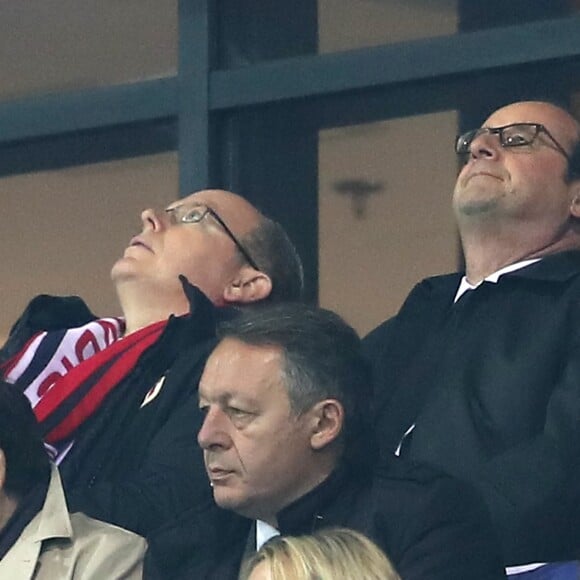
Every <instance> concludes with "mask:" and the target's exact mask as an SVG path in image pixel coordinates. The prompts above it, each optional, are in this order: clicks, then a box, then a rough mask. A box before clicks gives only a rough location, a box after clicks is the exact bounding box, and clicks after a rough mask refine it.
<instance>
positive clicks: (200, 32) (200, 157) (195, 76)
mask: <svg viewBox="0 0 580 580" xmlns="http://www.w3.org/2000/svg"><path fill="white" fill-rule="evenodd" d="M210 4H212V2H211V0H179V67H178V73H179V79H180V82H179V89H178V91H179V93H178V94H179V97H178V107H179V129H178V134H179V191H180V194H181V195H182V196H185V195H187V194H188V193H191V192H192V191H196V190H198V189H204V188H206V187H209V186H210V185H211V173H212V171H211V167H210V162H211V160H212V159H213V156H212V150H211V149H212V148H211V138H210V137H211V134H210V130H211V126H210V125H211V124H210V118H209V117H210V111H209V74H210V58H211V55H210V36H211V33H212V32H213V31H211V30H210V22H211V6H210Z"/></svg>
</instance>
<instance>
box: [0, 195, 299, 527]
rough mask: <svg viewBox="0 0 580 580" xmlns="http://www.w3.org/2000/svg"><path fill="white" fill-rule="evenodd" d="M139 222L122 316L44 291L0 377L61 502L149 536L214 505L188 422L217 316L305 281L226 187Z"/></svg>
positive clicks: (292, 292)
mask: <svg viewBox="0 0 580 580" xmlns="http://www.w3.org/2000/svg"><path fill="white" fill-rule="evenodd" d="M141 221H142V229H141V233H139V234H138V235H137V236H135V237H133V238H132V239H131V241H130V243H129V245H128V247H127V248H126V249H125V250H124V253H123V255H122V257H121V258H120V259H119V260H118V261H117V262H116V263H115V264H114V266H113V268H112V280H113V283H114V284H115V287H116V290H117V295H118V298H119V302H120V305H121V308H122V311H123V315H124V316H123V318H122V319H115V318H97V317H95V316H94V315H93V314H92V313H91V312H90V311H89V310H88V309H87V307H86V306H85V304H84V303H83V302H82V301H81V300H80V299H79V298H77V297H66V298H62V297H49V296H39V297H37V298H35V299H34V300H33V301H32V302H31V304H30V305H29V307H28V308H27V310H26V311H25V313H24V314H23V315H22V317H21V318H20V319H19V321H18V322H17V324H16V325H15V326H14V328H13V331H12V333H11V336H10V338H9V340H8V342H7V344H6V345H5V346H4V348H3V349H2V351H1V353H0V364H1V366H0V370H1V374H2V377H3V378H5V379H6V380H7V381H8V382H10V383H12V384H14V385H15V387H17V388H20V389H21V390H22V391H24V393H25V394H26V395H27V397H28V398H29V400H30V401H31V402H32V404H33V407H34V411H35V415H36V417H37V419H38V421H39V423H40V425H41V428H42V431H43V434H44V438H45V442H46V444H47V445H48V446H49V447H50V449H51V452H52V454H53V456H54V457H55V459H56V461H57V463H58V465H59V467H60V470H61V473H62V477H63V482H64V485H65V489H66V492H67V499H68V502H69V506H70V508H71V509H72V510H79V511H84V512H85V513H87V514H88V515H91V516H93V517H95V518H98V519H102V520H105V521H108V522H111V523H115V524H117V525H119V526H122V527H125V528H128V529H130V530H132V531H135V532H137V533H139V534H141V535H143V536H146V535H148V534H150V532H151V531H152V530H153V529H155V528H157V527H158V526H160V525H161V524H163V523H165V522H166V521H168V520H170V519H172V518H174V517H176V516H177V515H179V514H180V513H181V512H182V511H183V510H184V509H185V508H187V507H189V506H191V504H192V503H195V502H196V501H205V499H207V498H209V497H211V494H210V489H209V487H208V486H207V480H206V477H205V472H204V468H203V460H202V457H201V453H200V451H199V449H198V447H197V444H196V441H195V434H196V427H195V425H193V415H195V414H196V410H197V381H198V379H199V376H200V374H201V371H202V369H203V365H204V364H205V360H206V358H207V356H208V354H209V352H210V351H211V349H212V348H213V346H214V326H215V319H218V318H221V317H224V316H229V315H231V312H232V309H231V308H229V309H228V308H225V307H228V306H229V307H234V309H233V310H235V309H236V308H243V307H245V306H247V305H250V304H257V303H260V302H266V301H267V302H277V301H292V300H299V299H300V297H301V293H302V286H303V278H302V266H301V263H300V258H299V257H298V255H297V253H296V251H295V249H294V246H293V245H292V243H291V242H290V240H289V239H288V237H287V235H286V234H285V232H284V230H283V229H282V228H281V226H280V225H278V224H276V223H275V222H273V221H272V220H269V219H267V218H266V217H265V216H263V215H262V214H260V213H259V212H258V211H257V210H256V209H255V208H254V207H253V206H252V205H251V204H250V203H248V202H247V201H246V200H244V199H243V198H241V197H239V196H237V195H235V194H233V193H230V192H226V191H221V190H206V191H200V192H197V193H195V194H192V195H190V196H189V197H186V198H184V199H180V200H179V201H176V202H174V203H172V204H171V205H170V206H169V207H167V208H166V209H162V210H153V209H147V210H145V211H144V212H143V213H142V214H141ZM216 306H217V307H218V308H215V307H216ZM192 409H194V411H193V412H192Z"/></svg>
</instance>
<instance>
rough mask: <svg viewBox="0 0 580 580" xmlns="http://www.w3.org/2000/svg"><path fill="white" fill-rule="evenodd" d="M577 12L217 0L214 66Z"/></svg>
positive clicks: (510, 3) (481, 1)
mask: <svg viewBox="0 0 580 580" xmlns="http://www.w3.org/2000/svg"><path fill="white" fill-rule="evenodd" d="M579 9H580V2H579V1H578V0H533V1H530V0H293V1H292V2H286V3H265V2H259V3H257V2H255V0H222V1H221V2H220V11H219V18H220V46H219V47H220V50H219V58H218V61H219V62H218V67H220V68H234V67H239V66H240V67H241V66H247V65H248V64H252V63H256V62H260V61H267V60H275V59H281V58H288V57H295V56H302V55H313V54H316V53H331V52H337V51H344V50H353V49H358V48H368V47H372V46H378V45H385V44H393V43H397V42H405V41H412V40H419V39H423V38H433V37H439V36H447V35H454V34H456V33H458V32H468V31H473V30H483V29H487V28H495V27H501V26H509V25H518V24H524V23H528V22H533V21H538V20H547V19H552V18H561V17H566V16H569V15H572V14H574V13H576V12H578V10H579Z"/></svg>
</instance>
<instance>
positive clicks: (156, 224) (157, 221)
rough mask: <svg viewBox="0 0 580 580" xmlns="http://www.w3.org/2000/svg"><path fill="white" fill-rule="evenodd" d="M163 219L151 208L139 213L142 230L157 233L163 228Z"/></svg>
mask: <svg viewBox="0 0 580 580" xmlns="http://www.w3.org/2000/svg"><path fill="white" fill-rule="evenodd" d="M164 218H165V216H161V214H160V212H157V211H155V210H154V209H152V208H147V209H145V210H143V211H142V212H141V222H142V223H143V230H144V231H146V230H153V231H159V230H161V229H162V228H163V227H164V223H165V222H164V221H163V220H164Z"/></svg>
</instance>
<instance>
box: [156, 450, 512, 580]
mask: <svg viewBox="0 0 580 580" xmlns="http://www.w3.org/2000/svg"><path fill="white" fill-rule="evenodd" d="M209 513H210V512H208V514H209ZM211 514H212V515H208V517H203V516H201V517H200V514H199V511H198V512H197V513H195V512H192V513H191V514H189V516H188V517H187V516H186V517H184V518H182V519H181V520H180V521H179V522H175V523H174V524H172V525H171V524H170V525H169V526H168V527H167V528H166V529H165V530H163V533H161V534H159V535H158V536H156V537H155V538H153V548H152V550H151V552H150V554H149V557H148V561H147V562H146V567H145V578H146V579H147V580H153V579H155V580H169V579H175V580H177V579H185V578H200V579H201V578H204V579H215V580H217V579H219V580H228V579H232V580H234V579H236V578H237V574H238V570H239V568H240V565H241V561H242V557H243V554H244V552H245V551H246V547H247V545H248V543H249V542H254V539H255V528H254V527H252V530H251V531H250V534H251V536H250V537H249V538H248V531H247V528H248V525H249V524H248V523H246V524H245V526H244V523H243V522H242V520H241V518H237V520H236V519H232V518H233V516H232V518H230V519H227V516H226V514H225V512H223V511H222V510H217V509H216V508H214V510H213V512H211ZM220 518H221V522H220V523H219V524H217V523H216V522H217V521H219V520H220ZM277 519H278V527H279V530H280V532H281V533H282V534H283V535H302V534H309V533H311V532H313V531H314V530H317V529H320V528H326V527H330V526H342V527H348V528H352V529H355V530H358V531H360V532H362V533H363V534H365V535H367V536H368V537H370V538H371V539H373V540H374V541H375V542H376V543H377V544H378V545H379V546H380V547H381V548H382V549H383V550H384V551H385V553H386V554H387V555H388V556H389V557H390V558H391V560H392V562H393V564H394V566H395V567H396V569H397V570H398V572H399V574H400V575H401V577H402V578H404V579H405V580H466V579H467V578H469V579H470V580H484V579H485V580H491V579H496V578H503V577H504V573H503V568H502V563H501V558H500V555H499V547H498V544H497V541H496V538H495V535H494V532H493V531H492V527H491V522H490V521H489V514H488V513H487V511H486V509H485V507H484V506H483V502H482V500H481V499H480V498H479V496H478V495H477V493H476V492H475V491H474V490H473V489H472V488H471V487H470V486H468V485H466V484H464V483H462V482H460V481H457V480H454V479H452V478H450V477H448V476H446V475H442V474H440V473H438V472H434V471H433V470H431V469H430V468H427V467H419V466H416V465H411V464H409V463H407V462H405V461H403V460H398V459H397V458H393V460H392V461H391V462H390V463H389V465H388V467H387V466H383V467H382V469H381V472H380V473H377V474H376V475H375V476H374V477H360V474H359V476H357V477H355V475H354V474H353V473H349V472H348V471H347V469H346V468H340V469H338V470H336V471H335V472H334V473H333V474H331V476H330V477H329V478H328V479H327V480H326V481H324V482H323V483H322V484H320V485H319V486H318V487H316V488H315V489H313V490H312V491H310V492H309V493H308V494H306V495H304V496H303V497H301V498H300V499H298V500H297V501H296V502H294V503H293V504H291V505H290V506H288V507H286V508H285V509H284V510H282V511H281V512H280V513H279V514H278V516H277ZM200 521H201V522H203V523H202V524H200ZM224 522H227V524H226V523H224ZM225 530H228V531H227V532H226V531H225ZM227 534H230V536H229V537H228V535H227ZM164 544H165V545H169V546H175V545H180V553H181V554H182V555H185V554H189V562H186V563H184V562H183V560H182V559H181V560H180V559H177V558H175V559H174V561H175V562H179V563H180V564H181V567H180V568H179V569H176V568H174V567H171V566H169V565H166V566H164V564H163V562H162V561H161V560H156V559H155V557H154V555H155V551H156V546H158V545H159V546H163V545H164ZM160 551H161V553H167V549H161V550H160Z"/></svg>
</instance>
